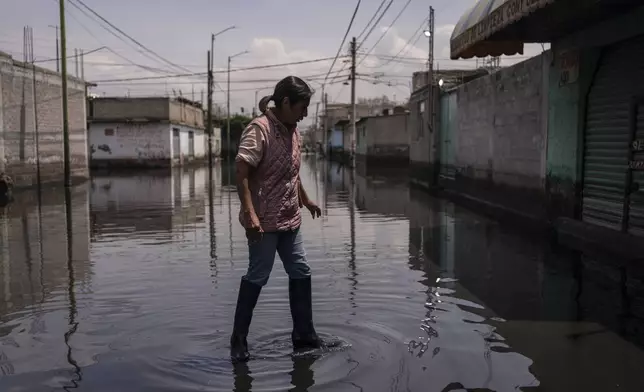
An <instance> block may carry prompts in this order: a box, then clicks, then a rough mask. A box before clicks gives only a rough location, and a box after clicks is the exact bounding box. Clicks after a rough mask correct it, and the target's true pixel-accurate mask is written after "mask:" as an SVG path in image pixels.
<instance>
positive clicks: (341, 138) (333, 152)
mask: <svg viewBox="0 0 644 392" xmlns="http://www.w3.org/2000/svg"><path fill="white" fill-rule="evenodd" d="M347 128H349V120H348V119H346V118H345V119H342V120H338V121H336V122H335V124H333V127H331V130H330V132H329V137H328V154H329V155H330V156H332V157H340V156H342V155H344V153H345V150H346V147H345V146H346V144H345V142H346V141H345V133H346V132H345V131H346V129H347Z"/></svg>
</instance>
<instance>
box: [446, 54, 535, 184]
mask: <svg viewBox="0 0 644 392" xmlns="http://www.w3.org/2000/svg"><path fill="white" fill-rule="evenodd" d="M545 61H547V59H546V58H545V57H544V56H537V57H535V58H532V59H529V60H527V61H524V62H522V63H519V64H517V65H515V66H513V67H510V68H507V69H503V70H501V71H499V72H497V73H496V74H493V75H489V76H487V77H484V78H480V79H477V80H474V81H472V82H470V83H468V84H466V85H464V86H463V87H461V88H459V89H458V106H459V116H458V127H457V129H458V131H457V137H456V139H457V148H456V156H455V164H456V166H457V167H458V168H459V169H460V171H461V172H462V173H463V174H464V175H466V176H468V177H471V178H474V179H486V180H488V179H489V180H491V181H493V182H494V183H499V184H507V185H510V186H517V187H524V188H531V189H541V188H542V186H543V173H544V167H545V159H544V158H545V157H544V154H543V151H545V142H546V130H547V128H546V126H547V123H545V122H544V120H545V117H544V113H545V111H544V105H543V102H542V101H543V96H544V91H545V86H544V80H543V74H544V62H545ZM545 69H547V68H545Z"/></svg>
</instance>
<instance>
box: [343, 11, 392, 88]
mask: <svg viewBox="0 0 644 392" xmlns="http://www.w3.org/2000/svg"><path fill="white" fill-rule="evenodd" d="M384 1H386V0H384ZM384 1H383V4H384ZM392 3H393V0H390V1H389V4H387V7H386V8H385V9H384V11H382V13H381V14H380V16H379V17H378V20H377V21H376V22H375V23H374V24H373V26H371V29H370V30H369V33H367V35H366V36H365V37H364V38H363V39H362V41H361V42H360V44H359V45H358V47H357V48H356V50H359V49H360V47H361V46H362V45H363V44H364V42H365V41H366V40H367V38H369V36H370V35H371V32H372V31H373V30H374V29H375V28H376V26H377V25H378V23H380V21H381V20H382V18H383V16H385V14H386V13H387V10H389V7H391V4H392ZM381 8H382V4H381V6H380V7H378V9H377V10H376V12H375V13H374V16H373V17H372V18H371V20H370V21H369V23H367V26H365V29H364V30H366V29H367V27H368V26H369V24H371V22H372V21H373V19H374V17H375V16H376V15H377V14H378V11H379V10H380V9H381ZM363 33H364V31H363V32H362V33H360V35H362V34H363ZM346 67H347V64H343V65H342V68H340V70H339V71H338V72H337V74H336V77H337V76H338V75H340V72H342V71H344V69H345V68H346Z"/></svg>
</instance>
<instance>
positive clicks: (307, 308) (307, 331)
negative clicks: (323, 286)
mask: <svg viewBox="0 0 644 392" xmlns="http://www.w3.org/2000/svg"><path fill="white" fill-rule="evenodd" d="M288 299H289V302H290V304H291V316H292V317H293V333H292V334H291V338H292V339H293V347H294V348H295V349H296V350H298V349H314V348H320V346H321V345H322V342H321V341H320V338H319V337H318V334H317V333H316V332H315V328H314V327H313V309H312V303H311V277H308V278H304V279H290V280H289V282H288Z"/></svg>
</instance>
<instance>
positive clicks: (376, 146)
mask: <svg viewBox="0 0 644 392" xmlns="http://www.w3.org/2000/svg"><path fill="white" fill-rule="evenodd" d="M356 134H357V135H356V160H358V161H363V162H364V163H366V164H367V165H368V166H378V165H383V166H391V165H402V166H407V165H409V113H408V112H407V111H406V110H405V109H404V108H402V107H396V108H394V111H393V113H392V114H389V111H388V110H385V111H384V112H383V114H382V115H380V116H368V117H362V118H361V119H360V120H358V122H357V123H356Z"/></svg>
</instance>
